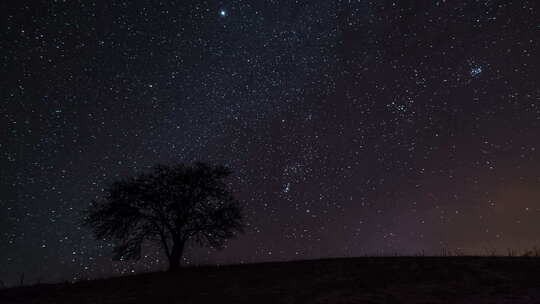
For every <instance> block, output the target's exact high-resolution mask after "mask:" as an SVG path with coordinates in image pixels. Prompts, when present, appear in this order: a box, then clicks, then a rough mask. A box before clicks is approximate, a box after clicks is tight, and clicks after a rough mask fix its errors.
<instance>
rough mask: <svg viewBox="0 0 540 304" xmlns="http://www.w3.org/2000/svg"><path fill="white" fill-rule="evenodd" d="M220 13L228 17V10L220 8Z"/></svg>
mask: <svg viewBox="0 0 540 304" xmlns="http://www.w3.org/2000/svg"><path fill="white" fill-rule="evenodd" d="M219 15H220V16H221V17H226V16H227V11H226V10H224V9H220V10H219Z"/></svg>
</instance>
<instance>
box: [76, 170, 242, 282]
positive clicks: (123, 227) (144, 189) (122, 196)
mask: <svg viewBox="0 0 540 304" xmlns="http://www.w3.org/2000/svg"><path fill="white" fill-rule="evenodd" d="M231 173H232V172H231V170H229V169H228V168H226V167H224V166H212V165H209V164H205V163H195V164H194V165H185V164H178V165H174V166H165V165H156V166H155V167H154V168H153V169H152V170H151V172H148V173H141V174H139V175H137V176H135V177H130V178H127V179H125V180H121V181H117V182H114V183H112V184H111V185H110V186H109V187H108V188H106V189H105V194H104V196H103V197H102V198H101V199H99V200H96V201H93V202H92V203H91V206H90V208H89V209H88V210H87V216H86V218H85V224H86V225H88V226H90V227H91V228H92V230H93V232H94V235H95V237H96V238H97V239H99V240H111V241H113V243H114V244H115V248H114V257H113V258H115V259H139V258H140V256H141V249H142V245H143V244H144V243H145V242H152V243H154V244H157V245H158V246H160V247H161V248H162V249H163V252H164V253H165V255H166V256H167V258H168V261H169V270H171V271H174V270H178V269H179V268H180V266H181V259H182V257H183V253H184V249H185V246H186V244H188V243H193V244H196V245H199V246H212V247H215V248H221V247H222V246H223V244H224V242H225V241H226V240H227V239H229V238H232V237H234V236H235V235H236V234H237V233H240V232H243V228H244V218H243V215H242V209H241V206H240V202H239V201H238V200H237V199H235V198H234V196H233V194H232V192H231V190H230V189H229V187H228V185H227V184H226V182H225V179H226V178H227V177H228V176H229V175H231Z"/></svg>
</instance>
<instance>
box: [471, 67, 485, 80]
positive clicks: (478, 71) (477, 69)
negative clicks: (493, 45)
mask: <svg viewBox="0 0 540 304" xmlns="http://www.w3.org/2000/svg"><path fill="white" fill-rule="evenodd" d="M480 74H482V67H481V66H477V67H475V68H473V69H471V76H472V77H477V76H479V75H480Z"/></svg>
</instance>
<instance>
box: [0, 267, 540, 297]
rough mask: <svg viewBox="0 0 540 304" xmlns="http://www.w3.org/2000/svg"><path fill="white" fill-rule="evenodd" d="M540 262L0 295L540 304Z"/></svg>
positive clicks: (216, 273)
mask: <svg viewBox="0 0 540 304" xmlns="http://www.w3.org/2000/svg"><path fill="white" fill-rule="evenodd" d="M538 273H540V260H539V259H536V258H498V257H380V258H351V259H329V260H314V261H298V262H286V263H266V264H253V265H235V266H222V267H198V268H188V269H185V270H184V271H183V272H182V273H180V274H168V273H152V274H142V275H135V276H129V277H120V278H112V279H105V280H96V281H86V282H79V283H76V284H51V285H38V286H31V287H18V288H12V289H6V290H3V291H0V302H1V303H77V304H83V303H111V304H117V303H258V304H262V303H540V279H539V278H540V277H539V275H538Z"/></svg>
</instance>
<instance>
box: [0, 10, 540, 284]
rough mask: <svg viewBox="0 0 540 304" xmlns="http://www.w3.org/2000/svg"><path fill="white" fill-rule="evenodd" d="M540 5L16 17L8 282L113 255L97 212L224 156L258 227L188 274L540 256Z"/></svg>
mask: <svg viewBox="0 0 540 304" xmlns="http://www.w3.org/2000/svg"><path fill="white" fill-rule="evenodd" d="M539 9H540V6H539V3H537V1H532V0H530V1H528V0H523V1H509V0H488V1H486V0H483V1H410V0H403V1H387V0H382V1H363V0H355V1H326V0H325V1H323V0H320V1H319V0H317V1H279V2H278V1H244V0H240V1H237V0H232V1H228V2H222V1H213V0H210V1H195V0H187V1H151V2H149V1H116V0H113V1H100V2H96V1H50V2H37V1H36V2H32V3H26V2H12V3H9V4H3V5H1V9H0V11H1V12H2V13H1V14H2V31H1V32H0V35H1V40H0V41H1V42H0V55H1V56H0V67H1V70H2V77H0V96H1V97H2V107H1V109H0V122H1V125H0V126H1V128H0V168H1V169H0V170H1V171H0V172H1V173H0V212H1V213H0V214H1V216H0V280H2V281H4V282H5V283H6V284H14V283H16V282H17V280H19V278H20V276H21V274H22V273H24V274H25V278H26V280H27V282H28V283H34V282H37V281H65V280H79V279H84V278H92V277H104V276H110V275H117V274H123V273H132V272H135V273H136V272H142V271H153V270H160V269H163V268H164V266H165V259H164V257H163V256H162V255H161V253H160V251H159V250H158V249H156V248H152V247H145V249H144V251H143V256H142V259H141V260H140V261H139V262H128V261H122V262H112V261H111V259H110V257H111V248H112V245H113V244H110V243H107V242H100V241H96V240H94V239H93V237H92V235H91V234H90V231H89V230H88V229H87V228H86V227H83V226H82V225H81V219H82V217H83V216H84V213H83V211H84V210H85V208H87V207H88V205H89V203H90V201H91V200H92V199H96V198H98V197H100V196H101V195H102V191H103V189H104V187H106V186H107V185H108V184H109V183H111V182H113V181H115V180H117V179H119V178H122V177H126V176H130V175H133V174H136V173H138V172H141V171H144V170H147V169H148V168H150V167H151V166H152V165H154V164H156V163H164V164H174V163H178V162H193V161H197V160H200V161H206V162H211V163H216V164H224V165H227V166H229V167H231V168H232V169H233V171H234V172H235V174H234V177H233V178H232V179H231V180H230V183H231V186H232V187H233V189H235V191H236V193H237V196H238V198H240V199H241V200H242V202H243V204H244V206H245V213H246V216H247V219H248V223H249V227H248V229H247V230H246V233H245V234H244V235H242V236H240V237H239V238H237V239H235V240H231V241H229V242H228V243H227V246H226V247H227V248H225V250H223V251H215V250H212V249H196V248H195V249H190V250H188V251H187V252H186V256H185V260H184V261H183V262H184V264H207V263H220V264H221V263H251V262H261V261H280V260H290V259H308V258H320V257H342V256H361V255H365V254H383V255H384V254H389V255H391V254H395V253H398V254H417V253H419V252H421V251H424V252H426V253H434V254H438V253H439V252H441V250H450V251H452V252H462V253H472V254H486V253H487V252H492V251H493V250H496V251H498V252H499V253H501V254H505V253H506V250H507V249H508V248H513V249H515V250H525V249H528V248H533V247H534V246H540V240H539V239H540V155H539V151H540V54H539V51H540V13H539V11H538V10H539Z"/></svg>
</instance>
